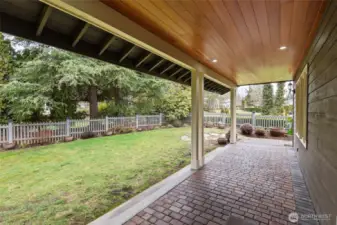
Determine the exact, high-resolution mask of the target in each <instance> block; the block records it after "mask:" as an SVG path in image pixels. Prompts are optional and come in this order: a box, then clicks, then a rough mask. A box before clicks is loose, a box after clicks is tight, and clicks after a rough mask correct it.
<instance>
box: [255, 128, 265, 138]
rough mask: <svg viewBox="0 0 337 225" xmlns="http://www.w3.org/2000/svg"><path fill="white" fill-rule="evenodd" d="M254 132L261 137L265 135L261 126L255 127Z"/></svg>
mask: <svg viewBox="0 0 337 225" xmlns="http://www.w3.org/2000/svg"><path fill="white" fill-rule="evenodd" d="M255 134H256V136H260V137H262V136H265V135H266V131H265V130H264V129H263V128H257V129H256V130H255Z"/></svg>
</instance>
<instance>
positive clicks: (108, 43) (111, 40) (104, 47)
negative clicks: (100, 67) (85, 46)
mask: <svg viewBox="0 0 337 225" xmlns="http://www.w3.org/2000/svg"><path fill="white" fill-rule="evenodd" d="M115 39H116V36H114V35H112V36H111V37H110V38H109V40H108V41H107V42H105V44H104V45H103V47H102V49H101V51H99V53H98V55H102V54H103V53H104V52H105V50H107V49H108V48H109V46H110V45H111V44H112V42H114V40H115Z"/></svg>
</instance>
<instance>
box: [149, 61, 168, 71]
mask: <svg viewBox="0 0 337 225" xmlns="http://www.w3.org/2000/svg"><path fill="white" fill-rule="evenodd" d="M163 62H165V59H161V60H159V61H158V62H157V63H156V64H154V65H153V66H152V67H151V69H150V70H149V71H150V72H151V71H152V70H154V69H155V68H157V67H158V66H159V65H161V64H162V63H163Z"/></svg>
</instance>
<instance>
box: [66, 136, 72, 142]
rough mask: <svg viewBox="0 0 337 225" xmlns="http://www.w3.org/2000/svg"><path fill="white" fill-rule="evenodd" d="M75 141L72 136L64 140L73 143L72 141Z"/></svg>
mask: <svg viewBox="0 0 337 225" xmlns="http://www.w3.org/2000/svg"><path fill="white" fill-rule="evenodd" d="M73 140H74V137H72V136H69V137H65V138H64V141H65V142H71V141H73Z"/></svg>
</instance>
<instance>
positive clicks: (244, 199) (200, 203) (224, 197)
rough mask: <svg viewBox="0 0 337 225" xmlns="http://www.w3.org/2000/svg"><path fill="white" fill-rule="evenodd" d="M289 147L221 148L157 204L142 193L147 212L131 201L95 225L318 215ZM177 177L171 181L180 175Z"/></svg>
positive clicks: (251, 144)
mask: <svg viewBox="0 0 337 225" xmlns="http://www.w3.org/2000/svg"><path fill="white" fill-rule="evenodd" d="M287 145H289V142H287V141H278V140H263V139H262V140H261V139H248V140H242V141H241V142H238V143H237V144H235V145H229V146H227V147H224V148H220V149H218V150H216V154H215V156H213V159H212V160H210V161H209V162H208V163H206V165H205V166H204V168H203V169H202V170H198V171H196V172H194V173H192V174H190V175H188V176H187V178H186V179H185V180H183V181H182V182H180V183H179V182H178V184H176V185H175V186H174V187H173V188H172V189H170V190H168V191H167V192H166V193H165V194H163V195H162V196H160V197H159V198H158V199H157V200H154V201H151V200H150V201H149V199H151V196H149V195H147V196H145V195H143V194H140V196H139V197H141V199H138V202H139V203H140V202H142V207H143V208H144V209H142V210H140V211H139V212H136V211H135V210H133V209H132V208H133V207H134V206H135V205H136V202H135V201H134V200H132V199H131V200H130V202H129V203H132V204H129V203H128V202H127V203H125V204H124V205H122V206H121V207H119V208H117V209H115V210H113V211H112V212H110V213H107V214H106V215H104V216H102V217H101V218H99V219H97V220H96V221H94V222H92V224H94V225H99V224H121V223H124V224H127V225H135V224H159V225H168V224H174V225H175V224H177V225H184V224H209V225H222V224H226V222H227V221H228V219H229V217H230V216H232V217H235V218H241V219H244V220H245V221H247V222H249V223H250V224H261V225H262V224H275V225H276V224H284V225H286V224H291V223H290V222H289V219H288V215H289V214H290V213H291V212H295V211H296V212H297V213H301V214H302V213H303V214H314V213H315V211H314V208H313V205H312V201H311V199H310V196H309V193H308V190H307V187H306V185H305V183H304V180H303V176H302V174H301V171H300V169H299V165H298V161H297V158H296V155H295V151H294V149H293V148H292V147H289V146H287ZM212 154H214V153H212ZM206 157H207V156H206ZM173 176H175V177H172V178H173V179H172V178H168V179H170V180H174V179H177V180H179V179H180V177H181V175H180V174H179V173H178V174H175V175H173ZM166 186H168V184H166ZM160 188H165V185H164V186H161V187H160ZM156 191H158V189H156V190H153V193H152V194H155V192H156ZM142 195H143V196H142ZM136 198H137V197H136ZM125 206H128V207H125ZM116 212H118V213H116ZM133 214H135V215H133ZM121 215H122V216H121ZM128 217H129V218H128ZM299 224H317V222H316V221H299Z"/></svg>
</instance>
